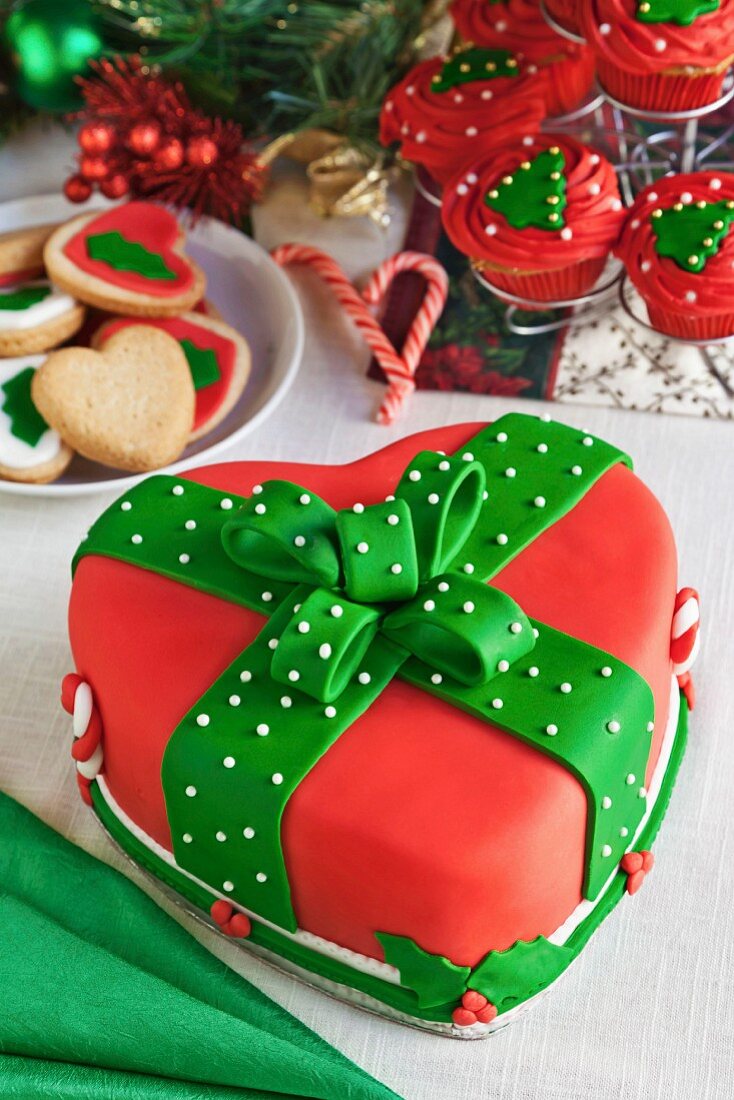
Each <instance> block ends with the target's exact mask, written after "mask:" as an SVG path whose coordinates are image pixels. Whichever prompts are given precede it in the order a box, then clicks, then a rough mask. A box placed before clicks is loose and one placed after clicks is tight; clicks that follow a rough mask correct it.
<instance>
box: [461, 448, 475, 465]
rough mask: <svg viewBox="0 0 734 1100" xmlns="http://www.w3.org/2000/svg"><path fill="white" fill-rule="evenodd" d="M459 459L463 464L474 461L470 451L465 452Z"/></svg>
mask: <svg viewBox="0 0 734 1100" xmlns="http://www.w3.org/2000/svg"><path fill="white" fill-rule="evenodd" d="M461 457H462V460H463V461H464V462H473V461H474V455H473V454H472V453H471V451H465V453H464V454H463V455H462V456H461Z"/></svg>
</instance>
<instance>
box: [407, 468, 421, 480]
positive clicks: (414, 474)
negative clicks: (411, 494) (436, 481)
mask: <svg viewBox="0 0 734 1100" xmlns="http://www.w3.org/2000/svg"><path fill="white" fill-rule="evenodd" d="M408 478H409V480H410V481H420V479H421V472H420V470H411V471H410V473H409V474H408Z"/></svg>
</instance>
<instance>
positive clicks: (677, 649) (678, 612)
mask: <svg viewBox="0 0 734 1100" xmlns="http://www.w3.org/2000/svg"><path fill="white" fill-rule="evenodd" d="M699 627H700V612H699V606H698V592H696V590H695V588H681V590H680V592H679V593H678V595H677V596H676V597H675V605H674V608H673V622H672V625H671V630H670V657H671V660H672V661H673V671H674V672H675V674H676V676H683V675H684V674H685V673H686V672H688V670H689V669H690V667H691V665H692V664H693V662H694V661H695V660H696V657H697V656H698V650H699V648H700V645H701V638H700V635H699Z"/></svg>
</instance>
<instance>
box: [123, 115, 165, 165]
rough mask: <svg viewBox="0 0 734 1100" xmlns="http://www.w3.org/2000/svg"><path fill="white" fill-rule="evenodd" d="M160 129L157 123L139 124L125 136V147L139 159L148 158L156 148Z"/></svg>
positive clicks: (158, 142) (159, 137) (159, 138)
mask: <svg viewBox="0 0 734 1100" xmlns="http://www.w3.org/2000/svg"><path fill="white" fill-rule="evenodd" d="M160 140H161V128H160V125H159V124H158V123H157V122H139V123H137V125H136V126H133V128H132V130H131V131H130V133H129V134H128V135H127V146H128V148H129V149H131V150H132V152H133V153H136V154H137V155H138V156H139V157H149V156H150V155H151V153H154V152H155V151H156V149H157V148H158V145H159V144H160Z"/></svg>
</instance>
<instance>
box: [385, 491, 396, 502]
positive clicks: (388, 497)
mask: <svg viewBox="0 0 734 1100" xmlns="http://www.w3.org/2000/svg"><path fill="white" fill-rule="evenodd" d="M392 500H395V494H394V493H389V494H388V495H387V496H386V497H385V503H389V502H390V501H392Z"/></svg>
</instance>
